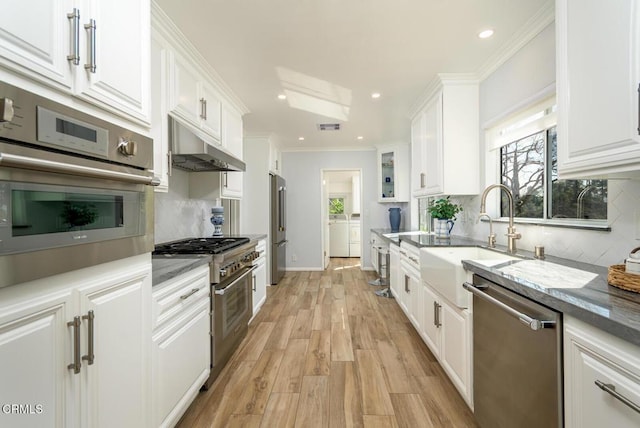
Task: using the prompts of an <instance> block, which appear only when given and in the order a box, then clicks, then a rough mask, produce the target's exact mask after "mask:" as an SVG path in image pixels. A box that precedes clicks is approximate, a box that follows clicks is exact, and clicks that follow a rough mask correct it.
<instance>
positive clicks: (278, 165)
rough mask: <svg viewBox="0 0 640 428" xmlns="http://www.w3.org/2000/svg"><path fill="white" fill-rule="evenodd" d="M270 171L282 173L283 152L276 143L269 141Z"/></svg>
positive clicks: (277, 173)
mask: <svg viewBox="0 0 640 428" xmlns="http://www.w3.org/2000/svg"><path fill="white" fill-rule="evenodd" d="M269 171H271V172H273V173H274V174H276V175H281V174H282V153H281V152H280V149H279V148H278V146H276V144H275V143H273V142H271V141H269Z"/></svg>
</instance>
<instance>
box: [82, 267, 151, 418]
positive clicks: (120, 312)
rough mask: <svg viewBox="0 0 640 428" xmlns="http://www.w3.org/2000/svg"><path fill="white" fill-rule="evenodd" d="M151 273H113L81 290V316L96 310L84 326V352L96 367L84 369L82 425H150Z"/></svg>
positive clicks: (135, 271) (140, 270)
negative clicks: (89, 321)
mask: <svg viewBox="0 0 640 428" xmlns="http://www.w3.org/2000/svg"><path fill="white" fill-rule="evenodd" d="M150 290H151V278H150V271H149V270H146V269H136V270H132V271H130V272H127V271H123V272H115V273H114V274H113V275H112V276H110V277H109V279H102V280H101V281H96V282H95V283H94V284H91V285H88V286H86V287H81V288H80V290H79V291H80V313H81V314H82V315H83V316H86V315H88V314H89V311H93V314H94V319H93V340H91V339H92V338H91V333H90V323H88V322H83V325H82V331H83V336H84V337H87V345H86V348H84V351H83V352H84V353H86V354H87V355H89V354H91V352H90V350H91V349H90V348H91V342H93V348H94V349H93V355H95V359H94V362H93V364H90V363H87V366H86V367H87V369H86V370H85V371H84V376H86V380H85V382H86V384H85V385H86V386H87V390H86V391H85V393H84V395H83V402H84V403H85V406H86V411H85V412H83V415H86V418H87V419H86V420H84V417H83V426H94V427H109V426H121V427H124V426H139V427H143V426H148V425H149V423H150V419H149V416H150V400H149V386H150V372H151V366H150V364H149V361H150V347H151V340H150V339H151V324H150V323H151V314H150V311H149V306H150V302H151V292H150Z"/></svg>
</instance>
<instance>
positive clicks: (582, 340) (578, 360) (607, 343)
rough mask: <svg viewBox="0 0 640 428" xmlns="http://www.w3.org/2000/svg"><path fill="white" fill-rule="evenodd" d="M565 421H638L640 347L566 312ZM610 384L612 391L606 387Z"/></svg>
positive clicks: (584, 427)
mask: <svg viewBox="0 0 640 428" xmlns="http://www.w3.org/2000/svg"><path fill="white" fill-rule="evenodd" d="M564 342H565V343H564V348H565V349H564V352H565V425H566V426H567V427H580V428H588V427H602V426H611V427H616V428H624V427H638V426H640V413H639V412H638V410H634V409H632V408H631V407H630V406H628V405H626V404H624V403H623V401H622V400H621V399H620V398H616V397H615V396H614V394H619V395H620V396H621V397H624V398H625V399H627V400H629V402H630V403H632V405H635V406H637V409H640V348H639V347H637V346H634V345H632V344H630V343H628V342H625V341H623V340H621V339H619V338H617V337H614V336H611V335H609V334H608V333H605V332H603V331H601V330H599V329H596V328H594V327H592V326H590V325H587V324H585V323H582V322H580V321H578V320H575V319H573V318H570V317H566V319H565V335H564ZM596 382H597V383H599V384H600V385H601V386H602V385H603V384H604V385H609V386H610V387H612V388H613V389H615V391H611V392H607V391H605V390H603V389H601V388H600V387H599V386H598V385H597V383H596Z"/></svg>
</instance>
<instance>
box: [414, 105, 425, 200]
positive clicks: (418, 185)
mask: <svg viewBox="0 0 640 428" xmlns="http://www.w3.org/2000/svg"><path fill="white" fill-rule="evenodd" d="M426 127H427V115H426V112H420V113H419V114H418V116H416V117H415V118H414V119H413V121H411V190H412V192H413V193H414V194H417V195H420V193H421V192H422V191H423V189H424V187H425V186H426V176H425V170H426V165H425V164H426V160H425V159H424V156H425V155H426Z"/></svg>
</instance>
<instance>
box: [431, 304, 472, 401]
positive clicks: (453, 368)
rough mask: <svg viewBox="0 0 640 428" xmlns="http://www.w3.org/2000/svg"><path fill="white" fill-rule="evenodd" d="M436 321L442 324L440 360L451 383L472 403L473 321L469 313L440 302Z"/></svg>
mask: <svg viewBox="0 0 640 428" xmlns="http://www.w3.org/2000/svg"><path fill="white" fill-rule="evenodd" d="M439 305H440V306H439V310H440V312H439V314H438V316H437V318H436V319H438V320H439V321H440V323H441V324H442V336H441V340H442V342H441V349H440V359H441V361H442V367H443V368H444V369H445V371H446V372H447V374H448V375H449V378H450V379H451V381H452V382H453V383H454V384H455V385H456V387H457V388H458V390H459V391H460V392H461V394H462V396H463V397H464V398H465V399H466V400H467V401H468V402H470V401H471V399H470V397H471V394H472V392H473V385H471V374H470V372H471V364H472V362H471V319H470V317H469V311H466V310H461V309H458V308H456V307H454V306H451V305H449V304H448V303H447V302H446V301H445V300H442V299H441V300H440V301H439Z"/></svg>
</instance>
